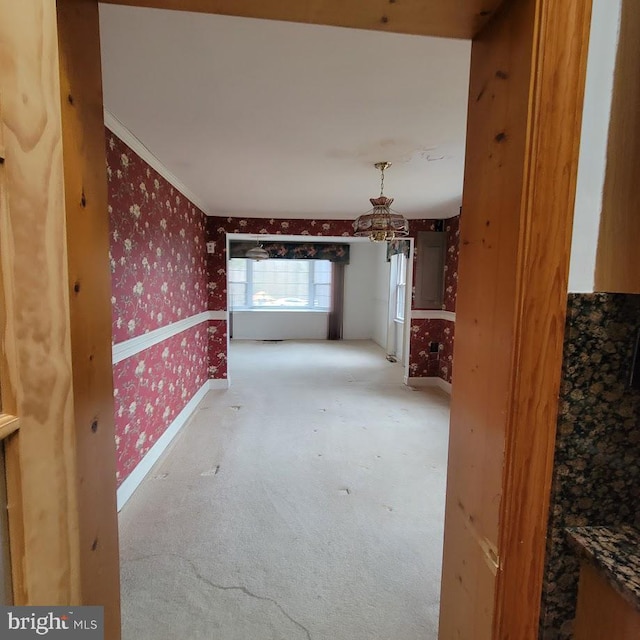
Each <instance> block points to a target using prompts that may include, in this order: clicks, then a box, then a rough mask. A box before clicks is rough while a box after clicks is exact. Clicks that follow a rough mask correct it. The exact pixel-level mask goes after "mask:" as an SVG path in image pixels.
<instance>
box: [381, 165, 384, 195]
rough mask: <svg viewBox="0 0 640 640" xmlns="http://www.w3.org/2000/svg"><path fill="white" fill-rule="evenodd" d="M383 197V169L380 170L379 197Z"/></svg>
mask: <svg viewBox="0 0 640 640" xmlns="http://www.w3.org/2000/svg"><path fill="white" fill-rule="evenodd" d="M383 195H384V167H381V168H380V197H382V196H383Z"/></svg>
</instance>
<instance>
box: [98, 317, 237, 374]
mask: <svg viewBox="0 0 640 640" xmlns="http://www.w3.org/2000/svg"><path fill="white" fill-rule="evenodd" d="M208 320H225V321H226V320H227V312H226V311H203V312H202V313H198V314H196V315H194V316H190V317H189V318H184V319H183V320H178V322H173V323H171V324H168V325H166V326H165V327H160V328H159V329H154V330H153V331H149V332H148V333H143V334H142V335H140V336H136V337H135V338H131V339H129V340H125V341H124V342H119V343H118V344H114V345H113V347H112V349H111V354H112V355H111V361H112V363H113V364H118V362H122V361H123V360H126V359H127V358H131V357H132V356H135V355H136V354H137V353H140V352H141V351H144V350H145V349H148V348H149V347H153V346H154V345H156V344H159V343H161V342H164V341H165V340H168V339H169V338H172V337H173V336H177V335H178V334H179V333H182V332H183V331H186V330H187V329H191V328H192V327H195V326H197V325H199V324H202V323H203V322H207V321H208Z"/></svg>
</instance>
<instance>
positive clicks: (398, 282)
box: [394, 253, 408, 322]
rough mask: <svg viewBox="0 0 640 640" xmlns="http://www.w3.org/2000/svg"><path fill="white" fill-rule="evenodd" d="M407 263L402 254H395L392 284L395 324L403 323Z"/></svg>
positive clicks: (405, 301)
mask: <svg viewBox="0 0 640 640" xmlns="http://www.w3.org/2000/svg"><path fill="white" fill-rule="evenodd" d="M407 263H408V260H407V257H406V256H405V255H404V254H403V253H398V254H396V268H395V283H394V302H395V312H394V320H395V321H396V322H404V321H405V310H406V306H407V304H406V303H407V268H408V264H407Z"/></svg>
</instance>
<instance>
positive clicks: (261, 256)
mask: <svg viewBox="0 0 640 640" xmlns="http://www.w3.org/2000/svg"><path fill="white" fill-rule="evenodd" d="M244 255H245V256H246V257H247V258H249V259H250V260H255V261H256V262H260V260H267V259H268V258H269V252H268V251H267V250H266V249H265V248H264V247H263V246H262V245H261V244H260V240H259V239H258V238H256V246H255V247H251V249H249V250H248V251H247V253H245V254H244Z"/></svg>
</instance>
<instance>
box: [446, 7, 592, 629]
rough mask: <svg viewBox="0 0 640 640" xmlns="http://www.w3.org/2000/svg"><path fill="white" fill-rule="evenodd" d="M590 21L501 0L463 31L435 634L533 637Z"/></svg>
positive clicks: (566, 11) (581, 14) (565, 10)
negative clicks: (463, 112) (465, 111)
mask: <svg viewBox="0 0 640 640" xmlns="http://www.w3.org/2000/svg"><path fill="white" fill-rule="evenodd" d="M589 20H590V2H589V1H587V0H569V1H568V2H563V3H557V2H555V3H554V2H550V1H548V0H522V1H519V2H511V3H510V4H509V5H507V6H504V7H503V9H502V11H501V12H500V13H499V14H498V15H496V16H495V17H494V18H493V20H492V21H491V23H490V24H489V25H487V27H486V28H485V29H484V30H483V32H482V33H481V34H480V35H479V36H478V37H477V38H476V39H475V40H474V43H473V48H472V67H471V84H470V101H469V124H468V138H467V161H466V170H465V186H464V195H463V212H464V213H463V215H462V218H461V248H460V264H459V269H458V274H459V288H458V301H457V314H456V319H457V322H456V368H455V374H454V378H453V395H452V407H451V436H450V454H449V477H448V495H447V507H446V524H445V552H444V568H443V590H442V605H441V624H440V640H450V639H453V638H464V639H465V640H466V639H467V638H474V640H475V639H476V638H478V639H484V638H487V639H488V638H493V639H496V640H497V639H498V638H499V639H500V640H507V639H509V640H516V639H521V640H529V639H531V638H535V637H537V628H538V618H539V607H540V593H541V586H542V572H543V564H544V554H545V546H544V545H545V534H546V527H547V517H548V502H549V489H550V482H551V470H552V466H553V452H554V451H553V447H554V441H555V426H556V419H557V398H558V389H559V384H560V370H561V363H562V339H563V334H564V314H565V311H566V302H567V293H566V292H567V283H568V257H569V252H570V232H571V221H572V213H573V200H574V197H575V182H576V168H577V153H578V142H579V135H580V121H581V108H582V97H583V85H584V76H585V67H586V52H587V44H588V26H589ZM471 525H472V526H471ZM494 556H495V557H494ZM496 563H497V565H498V570H497V572H495V568H494V567H495V564H496ZM493 573H495V580H494V581H492V580H491V576H492V575H493Z"/></svg>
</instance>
